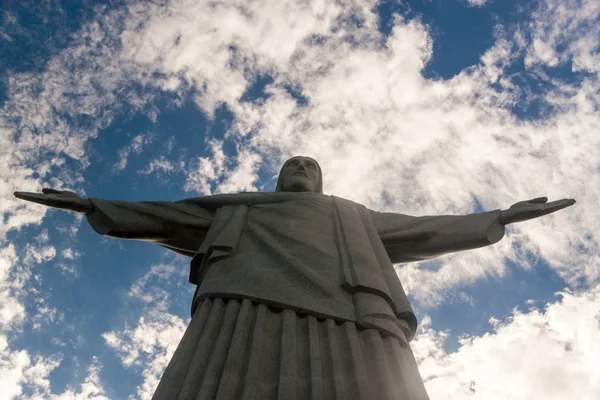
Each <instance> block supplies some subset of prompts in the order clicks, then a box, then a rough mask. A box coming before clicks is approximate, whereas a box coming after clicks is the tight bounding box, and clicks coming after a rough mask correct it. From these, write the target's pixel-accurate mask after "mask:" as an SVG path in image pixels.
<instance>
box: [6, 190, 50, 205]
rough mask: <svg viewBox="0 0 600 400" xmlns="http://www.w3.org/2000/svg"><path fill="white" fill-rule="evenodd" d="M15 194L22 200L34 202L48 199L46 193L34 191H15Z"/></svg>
mask: <svg viewBox="0 0 600 400" xmlns="http://www.w3.org/2000/svg"><path fill="white" fill-rule="evenodd" d="M13 194H14V196H15V197H16V198H18V199H21V200H26V201H33V202H34V203H43V202H45V201H47V197H46V195H44V194H40V193H33V192H14V193H13Z"/></svg>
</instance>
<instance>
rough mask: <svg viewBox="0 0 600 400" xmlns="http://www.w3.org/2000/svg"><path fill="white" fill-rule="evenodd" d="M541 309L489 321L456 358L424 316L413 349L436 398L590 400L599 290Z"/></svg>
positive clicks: (599, 386) (597, 384)
mask: <svg viewBox="0 0 600 400" xmlns="http://www.w3.org/2000/svg"><path fill="white" fill-rule="evenodd" d="M561 297H562V298H561V300H560V301H557V302H555V303H551V304H547V305H546V307H545V308H544V309H543V310H538V309H535V308H531V309H530V310H529V311H528V312H521V311H518V310H515V311H513V314H512V316H511V317H510V318H508V319H507V320H505V321H499V320H497V319H491V320H490V324H491V325H492V327H493V332H492V333H486V334H484V335H482V336H473V337H465V338H462V339H461V340H460V347H459V349H458V350H457V351H456V352H454V353H447V352H446V351H445V350H444V348H443V346H444V341H445V340H446V338H447V337H448V332H436V331H435V330H433V329H432V328H431V325H430V324H431V320H430V319H429V317H427V318H425V319H424V321H423V323H422V325H421V328H420V330H419V333H418V334H417V336H416V338H415V340H414V341H413V343H412V349H413V352H414V354H415V358H416V360H417V362H418V364H419V369H420V372H421V376H422V377H423V379H424V381H425V384H426V387H427V390H428V392H429V395H430V397H431V400H436V399H451V400H460V399H472V400H476V399H485V400H494V399H498V400H504V399H508V398H510V399H514V400H519V399H532V398H535V399H538V398H539V399H548V400H554V399H556V400H563V399H572V398H577V399H581V400H593V399H596V398H598V394H599V393H600V366H599V365H598V363H597V360H598V357H600V346H598V337H600V290H599V289H598V288H597V289H595V290H593V291H588V292H583V293H579V294H573V293H570V292H564V293H561Z"/></svg>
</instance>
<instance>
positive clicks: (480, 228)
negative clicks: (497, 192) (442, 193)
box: [369, 210, 504, 263]
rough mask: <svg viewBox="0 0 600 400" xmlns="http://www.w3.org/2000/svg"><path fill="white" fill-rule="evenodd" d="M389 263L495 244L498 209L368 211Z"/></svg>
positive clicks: (499, 232)
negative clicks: (462, 212)
mask: <svg viewBox="0 0 600 400" xmlns="http://www.w3.org/2000/svg"><path fill="white" fill-rule="evenodd" d="M369 211H370V214H371V218H372V220H373V223H374V225H375V227H376V229H377V233H378V234H379V237H380V238H381V241H382V243H383V245H384V247H385V250H386V252H387V253H388V255H389V257H390V260H392V262H393V263H402V262H409V261H420V260H426V259H428V258H432V257H437V256H440V255H443V254H446V253H451V252H455V251H462V250H470V249H476V248H479V247H484V246H488V245H491V244H494V243H496V242H498V241H499V240H500V239H502V237H503V236H504V225H502V224H500V223H499V222H498V218H499V216H500V210H495V211H490V212H484V213H478V214H469V215H461V216H454V215H442V216H424V217H412V216H409V215H403V214H396V213H382V212H377V211H373V210H369Z"/></svg>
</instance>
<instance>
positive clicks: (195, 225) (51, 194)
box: [15, 189, 214, 257]
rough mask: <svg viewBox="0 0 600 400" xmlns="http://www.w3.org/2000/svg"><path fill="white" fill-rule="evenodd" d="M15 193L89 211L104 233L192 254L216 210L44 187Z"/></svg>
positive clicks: (91, 220) (95, 225)
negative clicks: (97, 196)
mask: <svg viewBox="0 0 600 400" xmlns="http://www.w3.org/2000/svg"><path fill="white" fill-rule="evenodd" d="M15 196H16V197H18V198H20V199H23V200H27V201H31V202H34V203H38V204H42V205H45V206H48V207H53V208H58V209H62V210H67V211H75V212H81V213H85V214H86V218H87V220H88V222H89V223H90V225H91V226H92V228H94V230H95V231H96V232H98V233H100V234H102V235H107V236H112V237H116V238H120V239H133V240H140V241H145V242H150V243H156V244H158V245H161V246H163V247H166V248H168V249H170V250H173V251H176V252H178V253H180V254H183V255H186V256H189V257H192V256H193V255H194V254H195V253H196V251H197V250H198V247H199V246H200V244H201V243H202V241H203V240H204V237H205V236H206V232H207V231H208V229H209V228H210V224H211V223H212V220H213V218H214V213H213V212H212V211H210V210H207V209H204V208H202V207H200V206H198V205H197V204H194V203H193V202H189V201H186V200H183V201H180V202H166V201H165V202H161V201H154V202H125V201H108V200H101V199H82V198H81V197H79V196H78V195H77V194H76V193H73V192H69V191H60V190H54V189H43V190H42V193H30V192H15Z"/></svg>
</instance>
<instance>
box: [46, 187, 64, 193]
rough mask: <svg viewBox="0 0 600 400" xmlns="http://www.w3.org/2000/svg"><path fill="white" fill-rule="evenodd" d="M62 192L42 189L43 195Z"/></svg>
mask: <svg viewBox="0 0 600 400" xmlns="http://www.w3.org/2000/svg"><path fill="white" fill-rule="evenodd" d="M60 192H62V190H56V189H51V188H43V189H42V193H44V194H59V193H60Z"/></svg>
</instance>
